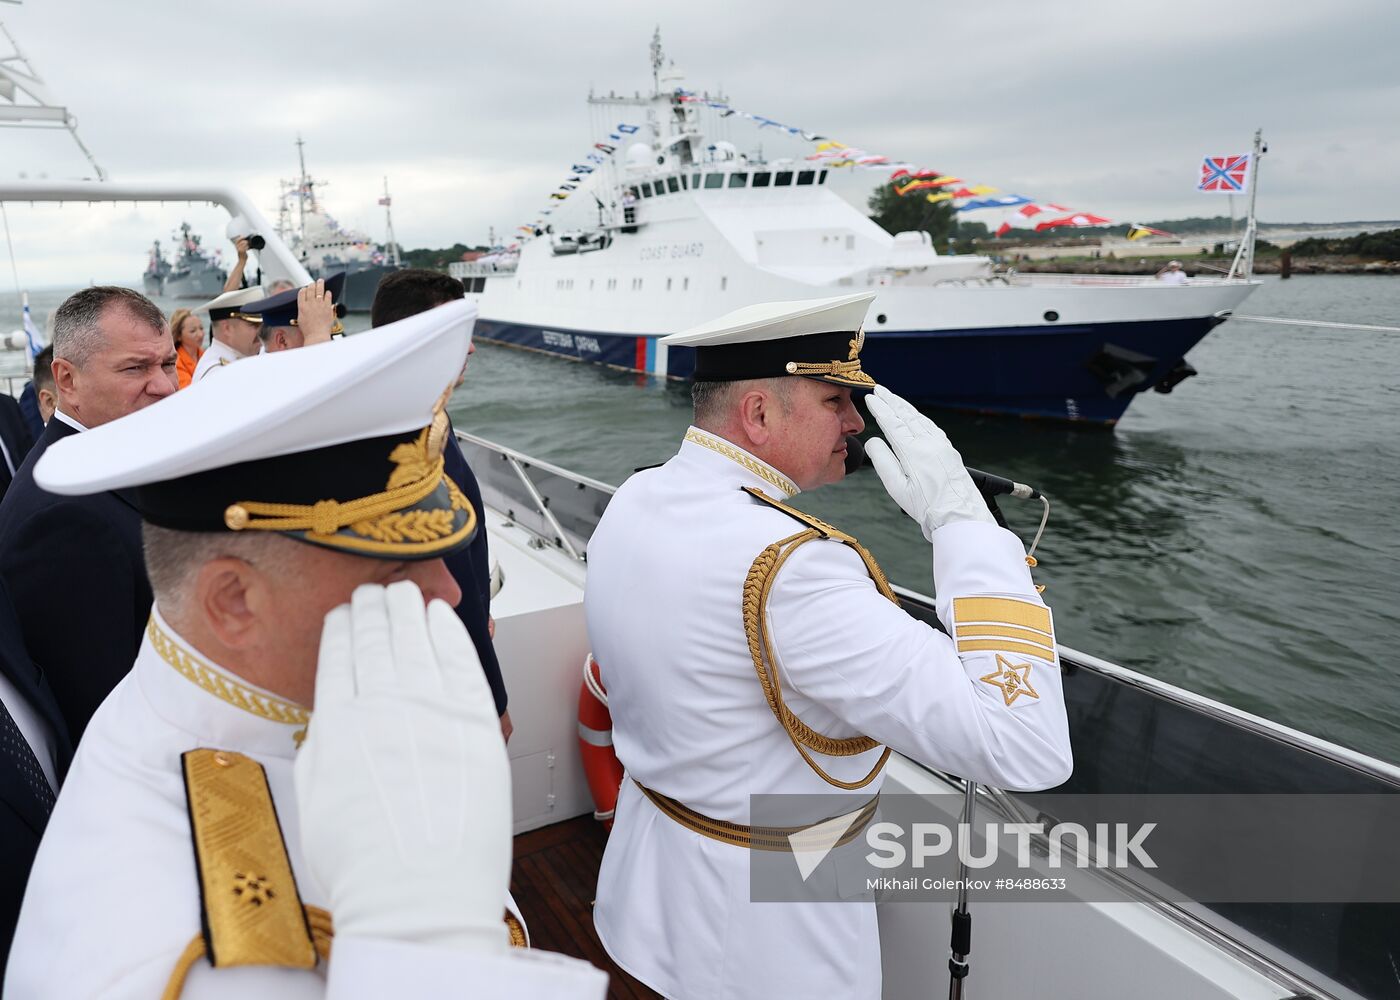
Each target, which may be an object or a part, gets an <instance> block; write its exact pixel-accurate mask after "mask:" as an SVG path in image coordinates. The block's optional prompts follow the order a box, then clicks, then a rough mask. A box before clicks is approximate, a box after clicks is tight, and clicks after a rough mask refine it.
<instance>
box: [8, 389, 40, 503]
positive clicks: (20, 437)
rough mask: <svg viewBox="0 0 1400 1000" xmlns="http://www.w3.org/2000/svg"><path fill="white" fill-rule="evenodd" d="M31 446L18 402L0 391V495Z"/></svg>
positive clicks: (13, 476) (31, 440)
mask: <svg viewBox="0 0 1400 1000" xmlns="http://www.w3.org/2000/svg"><path fill="white" fill-rule="evenodd" d="M33 446H34V439H33V438H32V437H30V435H29V428H28V427H27V426H26V425H25V420H24V414H23V412H21V411H20V408H19V403H17V402H16V401H15V397H13V396H11V395H8V394H7V393H2V392H0V496H4V495H5V491H6V490H8V489H9V488H10V483H11V482H12V481H13V480H14V478H15V473H16V472H18V471H19V467H20V465H21V464H22V463H23V462H24V456H25V455H28V454H29V449H30V448H31V447H33Z"/></svg>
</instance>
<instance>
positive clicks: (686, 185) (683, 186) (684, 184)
mask: <svg viewBox="0 0 1400 1000" xmlns="http://www.w3.org/2000/svg"><path fill="white" fill-rule="evenodd" d="M689 186H690V185H688V184H687V183H686V182H685V174H681V190H682V191H684V190H685V189H686V188H687V187H689Z"/></svg>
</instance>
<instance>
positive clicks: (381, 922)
mask: <svg viewBox="0 0 1400 1000" xmlns="http://www.w3.org/2000/svg"><path fill="white" fill-rule="evenodd" d="M474 317H475V307H474V306H470V305H468V304H467V303H465V302H454V303H450V304H448V305H444V306H441V307H440V308H438V309H434V310H431V311H429V312H426V313H423V314H420V315H418V316H414V317H411V318H409V319H406V320H403V321H401V322H400V323H396V324H391V325H390V326H389V327H385V328H384V329H382V330H377V331H374V332H372V333H366V334H362V335H361V336H358V337H355V338H354V339H351V340H343V341H340V342H337V343H329V344H324V345H321V346H317V347H312V348H307V349H305V350H301V351H293V352H290V353H286V354H282V355H269V356H265V357H261V358H252V359H248V360H246V361H243V362H241V363H239V364H237V365H233V366H230V367H229V370H228V371H227V372H225V373H224V374H222V375H221V376H219V377H218V378H216V379H212V380H210V381H209V382H208V384H207V385H204V386H202V387H201V389H200V390H199V391H198V392H188V393H181V394H179V395H178V396H174V397H172V398H171V399H170V400H169V402H170V403H171V405H170V407H169V408H168V409H160V410H157V409H156V408H154V407H152V408H148V409H147V410H145V411H142V412H140V413H136V414H133V415H131V416H130V417H128V418H124V419H122V420H117V421H112V422H111V423H109V424H106V425H104V426H102V427H98V428H95V429H94V430H91V431H88V432H86V433H84V434H81V435H74V436H73V437H71V438H69V439H66V440H64V441H61V442H58V443H56V444H55V445H54V446H53V447H51V448H50V449H49V451H48V452H47V453H46V454H45V455H44V457H43V460H42V461H41V462H39V464H38V466H37V467H36V469H35V479H36V480H37V481H38V482H39V483H40V484H42V485H43V487H44V488H45V489H47V490H50V491H52V492H55V493H60V494H65V493H69V494H76V493H83V492H87V491H94V490H109V489H128V490H130V495H131V496H132V499H133V502H134V503H135V504H136V506H137V507H138V509H139V510H140V511H141V514H142V518H143V520H144V528H143V530H144V533H145V539H144V540H145V548H146V558H147V562H148V566H149V572H150V577H151V580H152V585H153V590H154V591H155V608H154V610H153V612H152V615H151V620H150V623H149V625H148V627H147V629H146V635H145V641H144V644H143V645H142V647H141V650H140V652H139V654H138V656H137V659H136V663H135V665H134V666H133V667H132V670H131V672H130V674H128V675H127V676H126V677H125V679H123V680H122V681H121V683H119V684H118V685H117V687H116V689H115V690H114V691H113V692H112V694H111V695H110V696H109V697H108V698H107V700H106V701H105V702H103V704H102V705H101V707H100V708H99V709H98V710H97V712H96V714H95V715H94V716H93V718H92V722H91V723H90V725H89V726H88V729H87V731H86V733H85V738H84V740H83V741H82V745H81V748H80V749H79V751H78V753H77V755H76V758H75V760H74V763H73V765H72V768H71V770H70V771H69V773H68V778H67V781H66V783H65V784H64V787H63V793H62V795H61V796H60V797H59V800H58V803H57V806H56V807H55V809H54V812H53V816H52V818H51V820H50V822H49V825H48V829H47V831H46V833H45V836H44V839H43V842H42V844H41V846H40V849H39V855H38V858H37V860H36V862H35V865H34V870H33V874H32V876H31V879H30V882H29V885H28V888H27V891H26V895H25V900H24V904H23V908H22V911H21V915H20V920H19V929H18V932H17V934H16V938H15V942H14V948H13V951H12V952H11V960H10V963H9V968H8V970H7V973H6V980H5V989H4V995H5V996H6V997H7V998H12V1000H32V998H40V997H62V998H65V1000H67V998H74V1000H77V998H98V997H101V998H104V1000H106V998H128V997H129V998H132V1000H135V998H141V1000H151V998H156V997H162V998H175V997H180V996H184V997H187V998H199V1000H209V998H225V997H228V998H232V997H240V998H248V997H254V998H268V1000H273V998H287V997H296V998H314V997H322V996H326V997H334V998H355V1000H358V998H376V1000H378V998H384V997H429V998H438V997H470V998H480V997H501V998H505V997H510V998H517V997H534V996H551V997H566V998H570V1000H572V998H580V1000H582V998H585V997H587V998H592V1000H600V998H601V997H602V996H603V993H604V990H605V989H606V982H607V979H606V976H604V975H603V974H602V973H601V972H599V971H598V970H596V969H594V968H592V967H591V966H589V965H587V964H586V963H583V962H578V961H575V960H573V959H566V958H563V957H562V956H557V955H544V954H536V953H532V952H529V951H526V950H524V949H513V948H511V947H510V944H512V943H516V942H515V939H516V938H517V936H519V934H520V927H519V924H518V921H515V920H508V919H506V917H505V910H504V907H503V905H502V901H503V900H504V899H505V898H506V886H507V883H508V880H509V873H510V860H511V840H510V822H511V821H510V772H509V767H508V764H507V760H506V754H505V747H504V744H503V742H502V739H501V730H500V726H499V724H498V722H497V720H496V712H495V708H494V704H493V702H492V699H491V693H490V690H489V689H488V687H487V684H486V680H485V678H484V676H483V675H482V672H481V666H480V661H479V660H478V659H477V657H476V653H475V650H474V648H473V646H472V643H471V640H470V639H469V637H468V636H467V633H466V631H465V630H464V629H463V627H462V625H461V622H460V621H459V619H458V618H457V616H456V615H455V614H454V612H453V611H452V605H453V604H455V603H456V602H457V601H458V599H459V598H460V592H459V591H458V590H457V586H456V584H455V583H454V582H453V580H452V577H451V575H450V573H449V572H448V571H447V568H446V566H445V565H444V563H443V560H442V556H443V555H444V554H445V553H448V552H451V551H453V550H454V549H455V548H457V547H458V546H461V545H465V544H467V543H468V542H469V541H470V539H471V537H472V535H473V533H474V531H475V530H476V524H477V517H478V512H476V511H475V510H473V509H472V506H471V504H470V503H469V502H468V501H467V500H466V498H465V497H464V496H463V494H462V492H461V491H460V490H459V489H458V488H457V486H456V484H454V483H453V482H452V481H451V479H450V478H448V477H447V476H445V474H444V472H443V458H442V454H443V452H442V447H443V444H444V442H445V435H446V434H447V433H448V430H447V417H446V414H445V412H444V409H443V407H444V405H445V403H446V401H447V398H448V395H449V393H450V391H451V388H452V386H453V384H454V382H455V381H456V376H457V373H458V372H459V371H461V369H462V366H463V365H464V364H465V362H466V358H467V351H468V348H469V346H470V340H471V326H472V322H473V320H474ZM439 598H440V599H439ZM428 602H430V603H428ZM425 603H426V604H427V606H426V607H425ZM313 705H314V710H315V714H314V717H312V715H311V710H312V708H313Z"/></svg>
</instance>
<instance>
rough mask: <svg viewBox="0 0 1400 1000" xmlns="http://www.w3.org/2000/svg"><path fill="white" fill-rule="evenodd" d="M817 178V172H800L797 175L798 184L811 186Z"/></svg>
mask: <svg viewBox="0 0 1400 1000" xmlns="http://www.w3.org/2000/svg"><path fill="white" fill-rule="evenodd" d="M816 176H817V172H816V171H815V170H799V171H798V173H797V183H799V184H811V183H812V181H813V180H814V179H815V178H816Z"/></svg>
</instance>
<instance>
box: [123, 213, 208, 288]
mask: <svg viewBox="0 0 1400 1000" xmlns="http://www.w3.org/2000/svg"><path fill="white" fill-rule="evenodd" d="M171 239H172V240H173V242H174V243H175V245H176V246H177V247H178V248H179V253H178V254H177V255H176V257H175V260H174V262H173V263H172V262H171V261H170V260H168V259H166V257H165V255H164V254H162V253H161V251H160V241H159V240H156V241H155V242H154V243H153V244H152V245H151V255H150V260H149V261H148V263H147V264H146V273H145V274H143V275H142V276H141V286H142V288H143V289H144V290H145V292H146V294H147V295H148V296H151V297H152V298H155V297H158V296H159V297H163V298H167V299H212V298H214V297H215V296H216V295H218V294H219V293H220V292H222V291H223V290H224V282H225V281H227V280H228V272H227V271H226V270H224V269H223V268H222V267H220V266H219V261H218V256H217V254H210V253H209V251H207V250H205V249H204V248H203V247H202V246H201V245H200V238H199V237H198V236H196V235H195V233H194V232H193V231H192V230H191V229H190V224H189V223H188V222H182V223H180V233H179V235H178V236H173V237H171Z"/></svg>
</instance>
